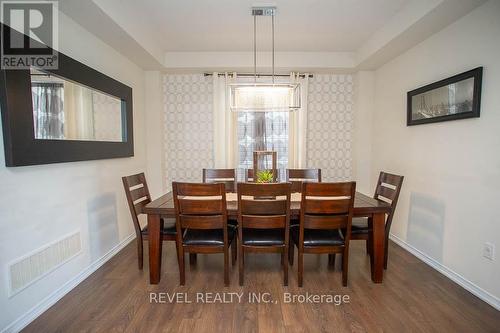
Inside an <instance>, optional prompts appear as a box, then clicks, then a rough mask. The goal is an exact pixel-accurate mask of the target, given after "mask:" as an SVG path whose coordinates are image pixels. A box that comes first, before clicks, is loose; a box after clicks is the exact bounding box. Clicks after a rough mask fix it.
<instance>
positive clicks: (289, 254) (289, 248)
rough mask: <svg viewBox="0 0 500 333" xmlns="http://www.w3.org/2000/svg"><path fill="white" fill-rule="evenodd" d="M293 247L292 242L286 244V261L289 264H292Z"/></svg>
mask: <svg viewBox="0 0 500 333" xmlns="http://www.w3.org/2000/svg"><path fill="white" fill-rule="evenodd" d="M294 248H295V245H294V243H293V242H290V244H289V245H288V263H289V264H290V266H293V259H294V258H293V257H294V253H293V250H294Z"/></svg>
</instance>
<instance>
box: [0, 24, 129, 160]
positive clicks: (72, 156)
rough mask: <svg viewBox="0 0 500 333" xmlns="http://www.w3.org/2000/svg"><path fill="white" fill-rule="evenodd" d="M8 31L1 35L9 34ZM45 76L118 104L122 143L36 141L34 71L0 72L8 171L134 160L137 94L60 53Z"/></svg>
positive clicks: (0, 102) (0, 105)
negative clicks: (55, 77)
mask: <svg viewBox="0 0 500 333" xmlns="http://www.w3.org/2000/svg"><path fill="white" fill-rule="evenodd" d="M5 27H6V26H5V25H3V26H2V29H5ZM58 58H59V60H58V61H59V67H58V69H55V70H49V69H44V71H45V72H47V73H49V74H53V75H55V76H58V77H61V78H64V79H67V80H70V81H73V82H76V83H78V84H81V85H84V86H87V87H89V88H92V89H94V90H98V91H100V92H103V93H105V94H108V95H111V96H114V97H117V98H119V99H120V100H121V101H122V103H121V107H122V133H123V141H122V142H110V141H83V140H44V139H35V133H34V123H33V107H32V97H31V96H32V95H31V76H30V70H29V69H26V70H24V69H10V70H1V71H0V108H1V113H2V128H3V139H4V150H5V165H6V166H7V167H17V166H27V165H38V164H49V163H63V162H75V161H86V160H98V159H110V158H121V157H131V156H134V131H133V105H132V103H133V101H132V88H130V87H129V86H127V85H125V84H123V83H121V82H119V81H117V80H115V79H113V78H111V77H109V76H107V75H105V74H103V73H100V72H98V71H96V70H95V69H93V68H91V67H89V66H87V65H84V64H82V63H80V62H78V61H76V60H74V59H72V58H71V57H69V56H67V55H65V54H63V53H61V52H59V53H58Z"/></svg>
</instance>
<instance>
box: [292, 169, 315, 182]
mask: <svg viewBox="0 0 500 333" xmlns="http://www.w3.org/2000/svg"><path fill="white" fill-rule="evenodd" d="M286 177H287V178H286V179H287V181H292V180H305V179H310V180H313V181H317V182H321V169H287V170H286Z"/></svg>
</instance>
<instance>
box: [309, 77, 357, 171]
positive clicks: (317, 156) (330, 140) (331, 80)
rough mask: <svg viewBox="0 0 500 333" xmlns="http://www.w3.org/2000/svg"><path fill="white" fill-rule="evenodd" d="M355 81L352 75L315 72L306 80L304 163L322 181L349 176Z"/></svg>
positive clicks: (350, 169)
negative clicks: (305, 145)
mask: <svg viewBox="0 0 500 333" xmlns="http://www.w3.org/2000/svg"><path fill="white" fill-rule="evenodd" d="M353 103H354V84H353V77H352V75H337V74H315V75H314V77H313V78H312V79H311V80H310V81H309V95H308V114H307V166H308V167H311V168H320V169H322V170H321V175H322V178H323V180H324V181H343V180H351V177H352V156H351V155H352V153H351V146H352V125H353V123H352V122H353V119H354V114H353Z"/></svg>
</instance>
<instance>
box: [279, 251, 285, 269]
mask: <svg viewBox="0 0 500 333" xmlns="http://www.w3.org/2000/svg"><path fill="white" fill-rule="evenodd" d="M280 257H281V259H280V264H281V266H283V265H284V264H285V252H284V251H283V252H281V255H280Z"/></svg>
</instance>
